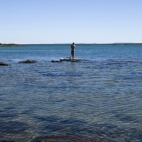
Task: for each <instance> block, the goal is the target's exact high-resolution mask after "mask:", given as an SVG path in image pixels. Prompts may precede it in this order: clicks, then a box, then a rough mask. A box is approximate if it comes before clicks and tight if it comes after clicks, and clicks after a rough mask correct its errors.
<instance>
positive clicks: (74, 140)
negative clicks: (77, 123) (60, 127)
mask: <svg viewBox="0 0 142 142" xmlns="http://www.w3.org/2000/svg"><path fill="white" fill-rule="evenodd" d="M32 142H112V141H108V140H104V139H99V138H83V137H77V136H47V137H41V138H37V139H35V140H33V141H32Z"/></svg>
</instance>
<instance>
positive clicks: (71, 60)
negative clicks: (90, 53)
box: [60, 58, 81, 62]
mask: <svg viewBox="0 0 142 142" xmlns="http://www.w3.org/2000/svg"><path fill="white" fill-rule="evenodd" d="M60 61H69V62H79V61H81V60H80V59H70V58H69V59H66V58H61V59H60Z"/></svg>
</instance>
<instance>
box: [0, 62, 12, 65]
mask: <svg viewBox="0 0 142 142" xmlns="http://www.w3.org/2000/svg"><path fill="white" fill-rule="evenodd" d="M0 66H11V65H10V64H7V63H4V62H0Z"/></svg>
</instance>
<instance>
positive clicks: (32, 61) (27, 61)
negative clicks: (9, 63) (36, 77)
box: [19, 60, 37, 63]
mask: <svg viewBox="0 0 142 142" xmlns="http://www.w3.org/2000/svg"><path fill="white" fill-rule="evenodd" d="M36 62H37V61H36V60H26V61H20V62H19V63H36Z"/></svg>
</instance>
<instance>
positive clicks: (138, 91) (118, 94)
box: [0, 45, 142, 142]
mask: <svg viewBox="0 0 142 142" xmlns="http://www.w3.org/2000/svg"><path fill="white" fill-rule="evenodd" d="M69 56H70V46H69V45H26V46H18V47H0V61H3V62H6V63H10V64H11V66H9V67H6V66H1V67H0V141H1V140H8V141H10V140H11V141H12V140H13V141H16V142H31V141H34V139H36V138H37V137H40V136H41V137H42V136H53V135H54V136H57V135H61V136H68V135H74V136H84V137H97V138H105V139H108V140H113V141H116V142H141V141H142V46H141V45H124V46H121V45H111V46H110V45H102V46H98V45H77V46H76V53H75V57H76V58H79V59H85V60H82V61H81V62H61V63H52V62H51V60H52V59H60V58H64V57H69ZM27 59H34V60H37V61H38V62H37V63H34V64H19V63H18V62H19V61H23V60H27Z"/></svg>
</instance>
